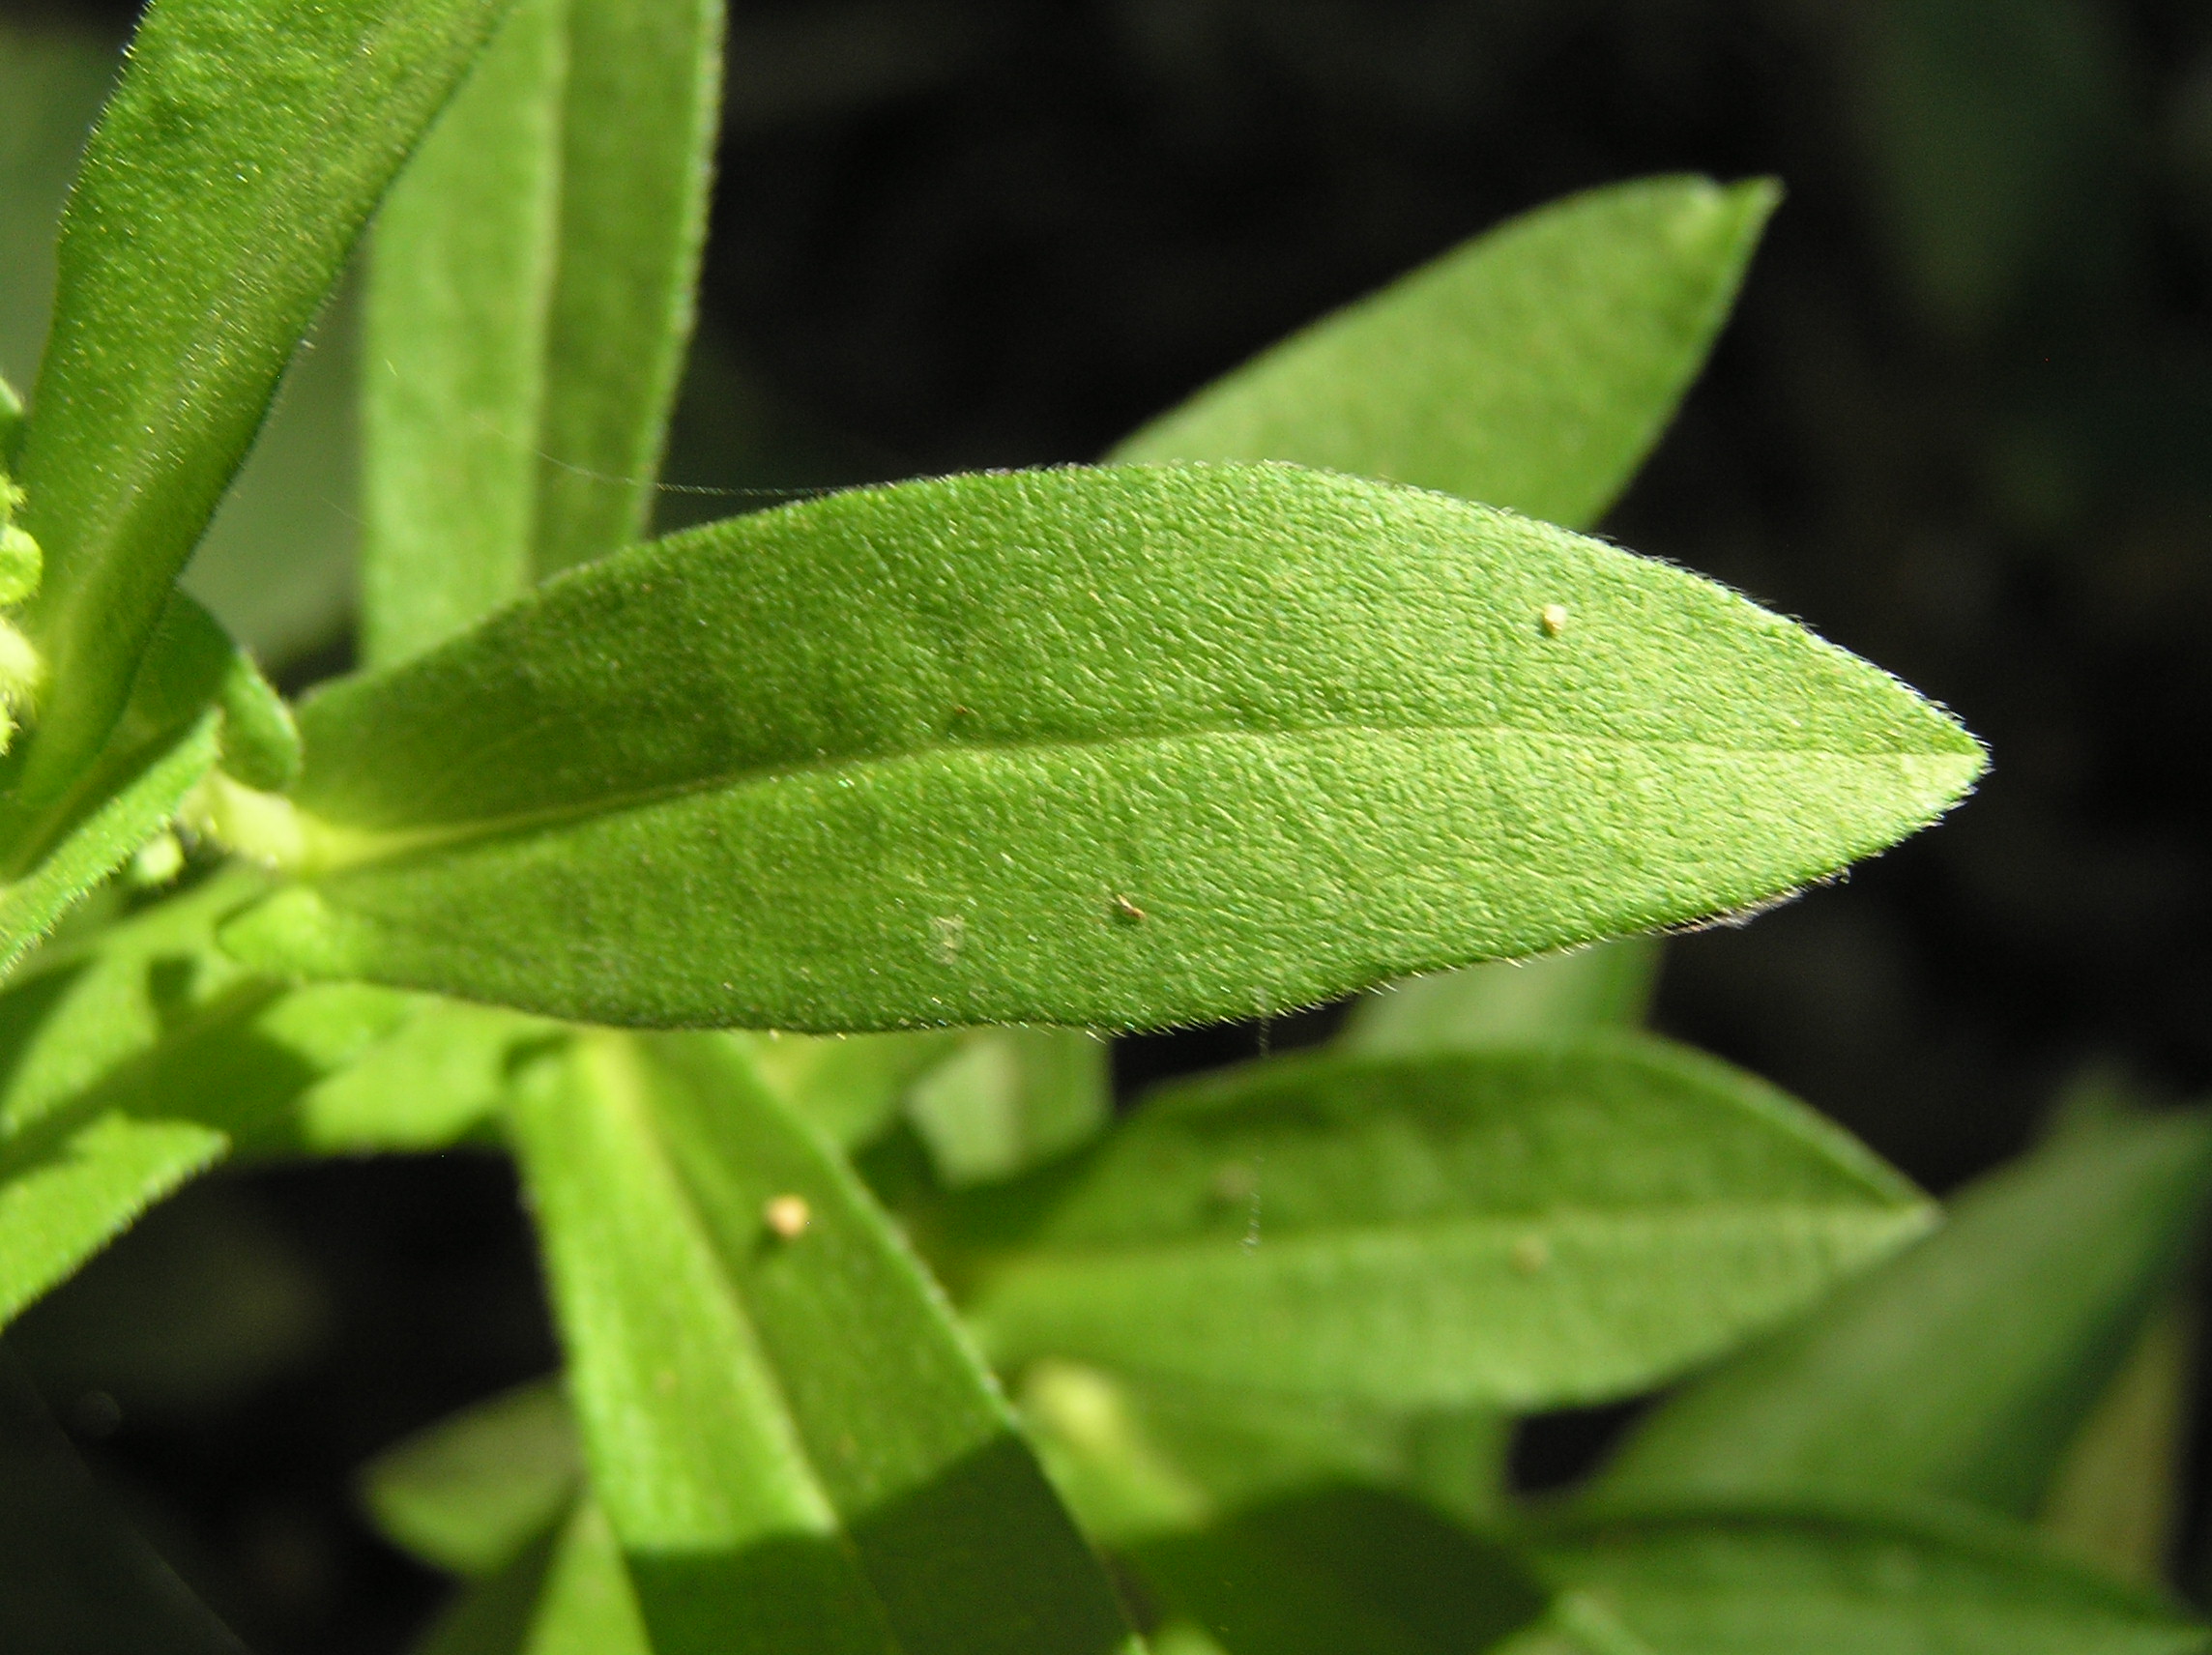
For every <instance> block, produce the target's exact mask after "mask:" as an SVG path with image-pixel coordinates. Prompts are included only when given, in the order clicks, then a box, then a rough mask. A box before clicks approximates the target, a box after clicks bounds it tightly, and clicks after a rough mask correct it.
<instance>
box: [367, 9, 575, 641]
mask: <svg viewBox="0 0 2212 1655" xmlns="http://www.w3.org/2000/svg"><path fill="white" fill-rule="evenodd" d="M567 91H568V0H519V3H518V4H516V5H515V6H514V8H513V10H512V11H511V12H509V15H508V17H507V21H506V22H505V23H504V24H503V25H502V26H501V28H500V31H499V33H498V35H497V36H496V37H495V38H494V40H493V41H492V43H491V44H490V45H489V46H488V47H487V48H486V49H485V51H484V54H483V59H482V61H481V62H480V64H479V65H478V66H477V71H476V73H474V74H473V75H472V76H470V78H469V81H468V84H467V85H465V86H464V87H462V88H461V90H460V91H459V92H458V93H457V94H455V96H454V97H453V99H452V100H451V102H450V103H449V104H448V105H447V107H446V110H445V112H444V114H443V115H442V116H441V117H440V118H439V120H438V123H437V125H436V126H434V127H433V128H432V129H431V130H430V132H429V134H428V136H426V137H425V138H424V139H423V141H422V147H421V148H420V149H419V150H418V151H417V152H416V154H415V157H414V159H413V160H411V161H410V162H409V163H408V166H407V169H406V171H405V172H403V173H402V174H401V175H400V177H399V180H398V182H397V184H395V185H394V186H393V189H392V193H391V196H390V198H389V199H387V200H386V202H385V204H384V208H383V211H382V212H381V213H380V214H379V215H378V218H377V223H376V233H375V237H374V239H373V241H372V242H371V244H370V254H371V256H370V260H369V267H368V292H367V303H366V306H365V316H364V328H365V334H366V338H365V357H366V360H367V362H368V363H369V372H368V373H367V374H366V375H365V376H364V379H363V382H362V422H363V455H364V468H363V478H362V514H363V543H362V654H363V659H364V661H365V662H367V664H369V665H371V666H381V665H383V664H385V663H387V662H391V661H398V660H404V659H406V658H407V657H408V656H409V655H412V654H416V653H420V652H421V651H422V650H424V649H427V648H429V647H430V646H431V645H433V644H436V643H439V642H441V641H443V640H444V639H445V638H447V637H450V636H451V634H453V633H455V632H458V631H460V630H461V629H462V628H464V627H466V626H468V625H469V624H471V623H473V622H475V621H477V620H479V619H480V618H481V617H482V616H484V615H487V614H489V613H490V612H491V611H492V610H494V609H496V608H498V607H499V606H500V605H501V604H503V603H505V602H507V601H508V600H509V599H510V598H513V597H517V596H520V595H522V593H524V592H525V591H527V590H528V589H529V586H530V584H531V579H532V573H533V570H532V546H533V543H534V540H535V537H536V528H537V497H538V466H539V464H540V462H539V459H538V424H539V420H540V418H541V416H542V413H543V408H544V401H545V327H546V317H547V314H548V311H549V308H550V306H551V304H552V296H553V283H554V279H555V277H556V276H557V274H558V270H559V256H558V246H557V244H558V237H559V218H560V212H561V171H560V166H561V129H562V117H563V106H564V102H565V99H566V94H567Z"/></svg>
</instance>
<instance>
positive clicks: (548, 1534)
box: [421, 1499, 653, 1655]
mask: <svg viewBox="0 0 2212 1655" xmlns="http://www.w3.org/2000/svg"><path fill="white" fill-rule="evenodd" d="M421 1650H422V1655H653V1645H652V1644H651V1643H650V1641H649V1640H648V1639H647V1637H646V1632H645V1626H644V1623H643V1622H642V1621H641V1620H640V1618H639V1615H638V1609H637V1599H636V1595H635V1594H634V1593H633V1592H632V1591H631V1589H630V1583H629V1577H628V1575H627V1573H626V1570H625V1568H624V1565H623V1557H622V1551H621V1549H620V1548H619V1547H618V1546H617V1545H616V1544H615V1539H614V1535H613V1534H612V1533H611V1532H610V1531H609V1530H608V1528H607V1523H606V1519H605V1517H604V1516H602V1515H601V1514H600V1512H599V1510H598V1508H597V1506H596V1505H594V1504H593V1503H592V1502H591V1501H590V1500H588V1499H587V1500H583V1501H579V1502H577V1503H576V1505H575V1507H574V1509H573V1510H572V1511H570V1512H569V1513H568V1515H567V1517H566V1519H565V1521H563V1522H562V1523H561V1524H559V1526H558V1527H555V1528H548V1529H546V1530H545V1531H543V1532H542V1533H540V1534H539V1535H538V1537H537V1538H536V1540H535V1541H534V1542H533V1543H532V1544H531V1545H529V1546H527V1547H526V1548H525V1549H524V1550H523V1552H522V1553H521V1554H520V1555H518V1556H517V1557H515V1558H514V1560H513V1561H511V1562H509V1564H508V1565H507V1566H506V1567H505V1568H503V1569H502V1570H501V1571H500V1572H499V1573H498V1574H496V1575H494V1576H492V1577H491V1578H490V1579H489V1580H487V1581H483V1582H479V1583H478V1584H477V1585H475V1586H473V1587H472V1588H471V1589H470V1590H469V1592H468V1593H467V1594H466V1595H465V1596H464V1597H463V1598H462V1599H461V1601H460V1602H459V1603H458V1604H457V1605H455V1606H454V1608H453V1609H452V1611H450V1612H449V1613H448V1614H447V1615H446V1617H445V1618H444V1619H443V1620H441V1621H440V1622H439V1624H438V1625H437V1627H436V1628H435V1629H433V1631H432V1632H431V1635H430V1637H429V1638H428V1639H427V1640H425V1641H424V1642H423V1643H422V1645H421Z"/></svg>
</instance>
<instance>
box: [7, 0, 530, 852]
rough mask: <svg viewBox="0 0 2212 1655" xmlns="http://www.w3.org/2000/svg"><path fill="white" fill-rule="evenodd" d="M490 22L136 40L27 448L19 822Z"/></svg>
mask: <svg viewBox="0 0 2212 1655" xmlns="http://www.w3.org/2000/svg"><path fill="white" fill-rule="evenodd" d="M503 9H504V6H503V0H203V3H199V4H191V3H189V0H162V3H160V4H157V5H156V6H155V7H154V8H153V9H152V10H151V11H150V12H149V13H148V14H147V15H146V17H145V19H144V21H143V22H142V23H141V24H140V26H139V29H138V32H137V35H136V38H135V39H134V41H133V42H132V45H131V59H130V64H129V67H128V68H127V69H126V70H125V72H124V74H123V78H122V82H121V84H120V85H119V87H118V88H117V91H116V94H115V96H114V98H113V99H112V100H111V101H110V102H109V103H108V105H107V108H106V111H105V113H104V114H103V115H102V118H101V122H100V126H99V128H98V129H97V130H96V131H95V132H94V134H93V137H92V141H91V145H90V147H89V148H88V150H87V151H86V155H85V160H84V165H83V168H82V170H81V172H80V173H79V175H78V180H77V185H76V188H75V190H74V192H73V195H72V197H71V201H70V207H69V211H68V213H67V215H66V217H65V218H64V221H63V228H62V241H61V253H60V279H59V285H58V288H57V291H56V295H55V301H54V317H53V327H52V333H51V334H50V335H49V338H48V343H47V348H46V354H45V358H44V363H43V364H42V366H41V370H40V375H39V383H38V389H37V392H36V394H35V395H34V397H33V403H32V417H31V421H30V428H29V431H28V434H27V436H26V438H25V442H24V448H23V454H22V470H21V474H20V478H19V480H20V481H21V482H22V483H23V485H24V487H25V488H26V489H27V490H28V492H29V496H30V499H29V504H28V506H27V508H26V511H25V524H26V526H27V527H28V528H29V529H30V530H31V532H32V533H33V534H34V535H35V536H37V537H38V539H39V543H40V544H41V546H42V547H44V551H45V557H46V577H45V584H44V587H43V588H42V589H41V591H40V593H39V595H38V598H37V599H36V601H35V603H34V604H33V606H32V608H31V610H30V612H29V624H30V628H31V632H32V635H33V637H34V638H35V639H37V640H38V641H39V642H40V643H41V644H42V645H43V647H44V650H45V652H46V654H47V658H48V664H49V667H50V683H51V689H50V692H49V695H48V699H47V704H46V706H45V708H44V713H43V716H42V719H41V722H40V725H39V730H38V734H37V737H36V740H35V742H34V745H33V750H32V753H31V756H30V760H29V764H28V768H27V769H26V770H25V772H24V773H23V776H22V778H21V780H20V782H19V783H18V788H19V790H20V791H21V792H22V793H23V794H24V796H25V798H26V800H27V805H26V808H35V807H42V806H44V805H46V804H48V803H49V802H50V801H51V800H52V798H54V797H55V795H57V794H58V793H59V792H60V791H61V790H62V789H64V788H65V787H67V786H68V785H69V783H70V782H71V781H72V780H73V779H74V778H75V777H76V776H77V775H78V773H79V772H80V771H81V770H82V769H84V768H85V767H86V766H87V765H88V764H89V763H91V762H92V759H93V757H94V755H95V753H96V752H97V751H98V750H99V748H100V746H101V743H102V741H103V740H106V739H107V736H108V732H109V730H110V728H111V727H112V726H113V724H114V722H115V719H116V718H117V716H118V715H119V714H120V713H121V712H122V711H123V706H124V702H125V700H126V698H127V697H128V696H129V694H130V692H131V675H132V672H133V670H134V668H135V666H136V663H137V660H138V656H139V654H140V653H141V651H143V650H144V648H145V647H146V644H147V642H148V640H149V639H150V638H151V637H152V635H153V633H154V629H155V627H156V625H157V624H158V623H159V621H160V616H161V611H162V608H163V605H164V604H165V603H166V602H167V601H168V596H169V591H170V584H171V582H172V580H173V579H174V578H175V576H176V573H177V571H178V570H179V569H180V568H181V567H182V566H184V563H185V560H186V558H187V557H188V556H189V555H190V552H191V549H192V546H193V544H194V542H195V541H196V540H197V539H198V538H199V536H200V533H201V531H202V530H203V529H204V528H205V527H206V525H207V521H208V518H209V517H210V515H211V514H212V513H213V512H214V510H215V507H216V503H217V501H218V498H219V497H220V495H221V493H222V490H223V488H224V486H225V485H226V484H227V483H228V482H229V480H230V478H231V475H232V473H233V472H235V471H236V470H237V468H238V464H239V461H240V460H241V459H242V458H243V457H244V455H245V452H246V449H247V444H248V443H249V442H250V441H251V440H252V437H253V433H254V431H255V429H256V427H257V426H258V425H259V424H260V422H261V419H262V416H263V414H264V413H265V412H266V411H267V409H268V406H269V400H270V397H271V396H272V395H273V394H274V392H275V391H276V387H277V377H278V375H279V374H281V373H282V371H283V369H284V365H285V363H286V362H288V361H289V360H290V358H291V355H292V352H293V349H294V347H295V346H296V345H297V344H298V343H299V341H300V339H301V337H302V335H303V334H306V331H307V327H308V324H309V323H310V322H311V321H312V320H313V319H314V315H315V312H316V310H317V308H318V307H319V306H320V305H322V303H323V300H324V298H325V296H326V295H327V294H328V293H329V292H330V289H331V286H332V284H333V283H334V282H335V279H336V277H337V274H338V271H339V269H340V267H341V266H342V265H343V263H344V261H345V258H346V255H347V252H348V250H349V248H350V247H351V246H352V243H353V240H354V237H355V235H356V234H357V232H358V231H359V230H360V228H361V226H362V223H363V221H364V219H365V218H367V216H368V214H369V212H370V210H371V209H372V208H373V207H374V206H375V204H376V201H377V198H378V197H379V196H380V195H381V194H382V193H383V191H384V189H385V186H386V185H387V183H389V182H390V180H391V178H392V176H393V172H394V171H396V170H397V168H398V166H399V163H400V161H401V160H402V159H404V157H405V156H406V154H407V152H408V150H409V149H410V148H412V147H413V145H414V143H415V142H416V140H417V138H418V137H419V136H420V135H421V133H422V130H423V129H424V127H426V126H427V125H428V123H429V121H430V119H431V118H432V117H433V116H434V115H435V114H436V113H437V111H438V108H439V106H440V105H441V104H442V103H443V102H445V100H446V98H447V96H448V95H449V94H450V93H451V90H452V88H453V86H454V84H455V83H456V82H457V81H458V80H459V78H460V76H461V75H462V73H463V72H464V71H465V70H466V69H467V68H468V66H469V64H470V62H471V61H472V59H473V58H474V57H475V55H476V53H477V51H478V49H479V48H480V46H481V44H483V41H484V39H485V37H486V36H487V34H488V33H489V32H490V30H491V28H492V26H493V25H494V23H495V22H496V21H497V20H498V17H499V15H500V14H501V12H502V10H503ZM15 831H16V832H17V833H20V832H22V831H23V827H22V826H21V820H20V815H18V822H17V826H16V828H15Z"/></svg>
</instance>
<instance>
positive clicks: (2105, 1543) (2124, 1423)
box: [2036, 1290, 2197, 1586]
mask: <svg viewBox="0 0 2212 1655" xmlns="http://www.w3.org/2000/svg"><path fill="white" fill-rule="evenodd" d="M2184 1291H2186V1290H2184ZM2196 1320H2197V1319H2196V1317H2195V1316H2194V1315H2193V1314H2191V1307H2190V1306H2188V1304H2187V1303H2186V1301H2184V1300H2174V1301H2169V1302H2168V1305H2167V1306H2166V1308H2165V1309H2164V1310H2163V1311H2161V1312H2160V1313H2159V1314H2157V1315H2155V1316H2153V1317H2152V1318H2151V1319H2150V1320H2149V1321H2148V1322H2147V1323H2146V1324H2145V1326H2144V1327H2143V1330H2142V1334H2141V1336H2140V1337H2139V1338H2138V1339H2137V1341H2136V1344H2135V1349H2134V1350H2131V1351H2130V1352H2129V1354H2128V1359H2127V1361H2126V1363H2125V1365H2123V1366H2122V1367H2121V1369H2120V1371H2119V1372H2118V1373H2117V1374H2115V1375H2113V1377H2112V1379H2111V1382H2110V1384H2108V1385H2107V1386H2106V1387H2105V1394H2104V1395H2103V1396H2102V1397H2100V1398H2099V1399H2098V1401H2097V1405H2096V1407H2095V1408H2093V1409H2092V1410H2091V1411H2090V1413H2089V1416H2088V1418H2087V1419H2086V1420H2085V1421H2084V1422H2083V1423H2082V1426H2081V1430H2080V1431H2079V1432H2077V1433H2076V1434H2075V1437H2074V1440H2073V1442H2072V1443H2070V1444H2069V1445H2068V1447H2067V1450H2066V1457H2065V1458H2064V1459H2063V1460H2062V1461H2061V1462H2060V1463H2059V1465H2058V1467H2057V1470H2056V1471H2055V1473H2054V1474H2053V1475H2052V1479H2051V1487H2050V1491H2049V1493H2048V1494H2046V1495H2045V1496H2044V1501H2043V1509H2042V1511H2041V1512H2040V1513H2038V1515H2037V1519H2036V1525H2037V1526H2038V1527H2039V1528H2041V1529H2042V1530H2043V1532H2044V1533H2045V1534H2046V1535H2047V1536H2049V1537H2050V1540H2051V1543H2052V1545H2053V1546H2055V1547H2057V1548H2059V1549H2060V1550H2061V1551H2064V1552H2067V1553H2071V1554H2072V1555H2074V1556H2077V1557H2080V1558H2081V1559H2082V1560H2083V1561H2085V1562H2090V1563H2094V1564H2096V1565H2098V1566H2099V1567H2100V1568H2102V1569H2103V1570H2104V1571H2105V1572H2106V1573H2107V1574H2110V1575H2111V1576H2113V1577H2115V1578H2116V1579H2119V1580H2123V1581H2134V1582H2137V1583H2138V1584H2139V1585H2145V1586H2155V1585H2157V1584H2159V1583H2160V1582H2162V1581H2164V1580H2165V1578H2166V1569H2167V1559H2168V1557H2169V1556H2171V1555H2172V1553H2173V1543H2174V1539H2175V1536H2176V1533H2177V1530H2178V1527H2179V1524H2180V1518H2181V1512H2182V1500H2183V1497H2184V1495H2183V1490H2182V1487H2181V1479H2182V1475H2183V1471H2184V1466H2185V1463H2186V1459H2187V1453H2188V1446H2189V1438H2190V1418H2189V1412H2190V1399H2191V1396H2192V1394H2193V1391H2192V1386H2193V1381H2194V1379H2195V1375H2196V1354H2197V1352H2196V1341H2195V1339H2194V1338H2193V1337H2192V1335H2193V1334H2194V1332H2195V1331H2196Z"/></svg>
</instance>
